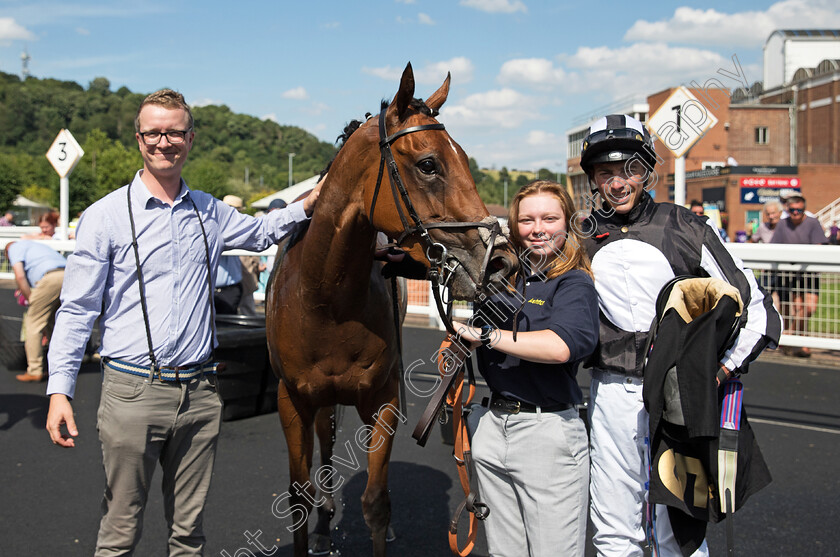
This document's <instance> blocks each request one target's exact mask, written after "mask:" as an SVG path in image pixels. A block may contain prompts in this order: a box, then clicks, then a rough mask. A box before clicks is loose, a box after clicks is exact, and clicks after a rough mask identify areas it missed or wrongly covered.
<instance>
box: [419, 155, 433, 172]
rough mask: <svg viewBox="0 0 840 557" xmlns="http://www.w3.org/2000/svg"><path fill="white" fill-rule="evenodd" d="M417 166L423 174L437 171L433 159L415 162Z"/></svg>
mask: <svg viewBox="0 0 840 557" xmlns="http://www.w3.org/2000/svg"><path fill="white" fill-rule="evenodd" d="M417 168H419V169H420V172H422V173H423V174H434V173H436V172H437V165H436V164H435V161H434V160H433V159H423V160H422V161H420V162H418V163H417Z"/></svg>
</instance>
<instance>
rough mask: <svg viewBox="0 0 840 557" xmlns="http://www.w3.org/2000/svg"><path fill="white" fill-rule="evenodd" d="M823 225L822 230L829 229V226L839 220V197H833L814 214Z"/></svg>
mask: <svg viewBox="0 0 840 557" xmlns="http://www.w3.org/2000/svg"><path fill="white" fill-rule="evenodd" d="M814 216H815V217H816V218H817V220H819V221H820V224H821V225H822V227H823V230H826V231H827V230H829V229H830V228H831V226H832V225H833V224H834V223H835V222H837V221H838V220H840V198H837V199H835V200H834V201H832V202H831V203H829V204H828V205H826V206H825V207H823V208H822V209H820V210H819V211H817V213H816V214H815V215H814Z"/></svg>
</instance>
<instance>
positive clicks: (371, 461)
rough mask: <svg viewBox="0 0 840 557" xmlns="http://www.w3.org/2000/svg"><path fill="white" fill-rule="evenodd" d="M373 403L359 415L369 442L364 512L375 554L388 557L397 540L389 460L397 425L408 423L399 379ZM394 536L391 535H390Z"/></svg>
mask: <svg viewBox="0 0 840 557" xmlns="http://www.w3.org/2000/svg"><path fill="white" fill-rule="evenodd" d="M393 375H394V379H393V380H392V381H390V382H389V383H388V384H387V385H386V386H385V388H383V389H382V391H380V392H379V393H376V396H373V397H371V400H370V401H369V402H368V401H366V402H364V403H362V404H361V405H359V407H358V409H359V416H360V417H361V418H362V420H363V421H364V422H365V426H366V427H367V428H368V429H367V433H368V434H369V441H368V481H367V486H366V487H365V492H364V493H363V494H362V512H363V513H364V516H365V522H366V523H367V525H368V528H370V533H371V540H372V541H373V555H374V556H375V557H384V555H385V542H386V541H390V540H391V539H393V531H391V530H390V528H389V524H390V522H391V498H390V496H389V495H388V461H389V459H390V458H391V447H392V446H393V443H394V435H396V431H397V423H398V422H400V421H403V422H404V421H405V419H406V418H405V416H403V415H402V414H401V413H400V411H399V398H398V396H397V390H398V382H399V379H397V378H396V374H393ZM389 533H390V535H389Z"/></svg>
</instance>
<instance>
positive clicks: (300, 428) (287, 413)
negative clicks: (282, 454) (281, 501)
mask: <svg viewBox="0 0 840 557" xmlns="http://www.w3.org/2000/svg"><path fill="white" fill-rule="evenodd" d="M277 412H278V413H279V414H280V423H281V424H282V425H283V433H284V434H285V436H286V445H287V447H288V449H289V492H288V493H289V496H290V497H289V509H290V511H293V510H296V509H298V510H301V509H302V510H304V511H305V512H303V513H301V512H299V511H295V512H290V514H291V516H293V519H294V521H295V522H294V524H293V525H292V527H293V528H294V532H293V536H294V545H295V557H306V556H307V555H308V537H309V533H308V532H307V523H308V519H309V513H310V512H311V511H312V506H313V504H314V505H318V504H319V503H321V501H320V500H319V499H316V498H315V495H316V493H315V488H314V487H313V486H312V483H311V482H310V481H309V470H310V469H311V467H312V449H313V444H314V440H313V437H312V435H313V432H312V422H313V419H314V412H313V411H311V410H308V409H307V407H306V406H305V405H303V403H302V402H301V401H299V400H293V399H292V396H291V395H290V393H289V390H288V388H287V387H286V384H285V382H284V381H282V380H281V381H280V384H279V385H278V387H277ZM301 514H302V515H303V516H299V515H301Z"/></svg>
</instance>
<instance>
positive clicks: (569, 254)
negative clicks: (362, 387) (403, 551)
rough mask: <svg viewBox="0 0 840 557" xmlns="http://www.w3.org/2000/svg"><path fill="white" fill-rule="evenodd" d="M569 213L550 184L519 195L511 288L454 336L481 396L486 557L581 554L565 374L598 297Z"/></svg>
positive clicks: (587, 332) (582, 459) (580, 511)
mask: <svg viewBox="0 0 840 557" xmlns="http://www.w3.org/2000/svg"><path fill="white" fill-rule="evenodd" d="M574 213H575V209H574V204H573V202H572V200H571V198H570V197H569V194H568V193H567V192H566V189H565V188H564V187H563V186H561V185H560V184H557V183H556V182H550V181H537V182H533V183H531V184H528V185H526V186H524V187H523V188H522V189H521V190H519V192H518V193H517V194H516V196H515V197H514V198H513V202H512V204H511V209H510V223H511V239H512V240H513V243H514V244H515V246H516V248H517V250H518V252H519V259H520V263H521V264H522V269H521V270H520V272H519V273H518V275H517V276H516V278H515V287H516V290H515V291H514V292H504V293H501V292H500V293H498V294H497V295H495V296H493V297H491V298H490V300H489V301H488V302H486V303H484V304H482V305H481V306H480V307H479V308H477V309H476V314H475V316H474V319H473V320H472V322H471V324H472V325H476V327H471V328H469V329H467V330H465V331H464V332H463V334H464V337H465V338H466V339H467V340H469V341H471V344H472V347H474V348H477V350H478V363H479V370H480V371H481V374H482V376H483V377H484V379H485V380H486V381H487V384H488V385H489V387H490V389H491V391H492V395H491V396H490V398H489V399H485V402H484V403H483V405H482V407H480V408H476V409H475V410H473V412H472V413H471V414H470V417H469V426H470V431H471V432H472V443H471V444H472V451H473V460H474V462H475V465H476V471H477V477H478V487H479V493H480V496H481V498H482V500H483V501H484V502H485V503H487V505H488V506H489V507H490V515H489V516H488V518H487V520H486V521H485V526H486V533H487V544H488V548H489V550H490V554H491V555H494V556H499V555H504V556H521V555H528V556H531V557H536V556H549V555H550V556H552V557H553V556H556V555H566V556H571V555H583V554H584V545H585V537H586V512H587V506H588V492H589V449H588V440H587V436H586V429H585V427H584V424H583V421H582V420H581V419H580V417H579V415H578V411H577V409H576V407H575V405H577V404H580V403H581V402H582V400H583V396H582V393H581V390H580V388H579V387H578V384H577V381H576V379H575V375H576V367H577V363H578V362H579V361H581V360H583V359H584V358H586V357H587V356H589V354H591V353H592V351H593V350H594V349H595V345H596V344H597V342H598V296H597V294H596V292H595V287H594V285H593V282H592V277H591V270H590V268H589V260H588V258H587V256H586V253H585V252H584V251H583V249H582V248H581V242H580V239H579V237H578V236H577V235H576V234H575V232H574V229H573V228H572V227H571V226H570V224H569V223H570V220H571V219H572V218H574ZM520 307H521V309H519V311H518V313H517V309H518V308H520ZM514 318H515V319H516V320H517V334H516V338H515V340H514V335H513V320H514Z"/></svg>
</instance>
